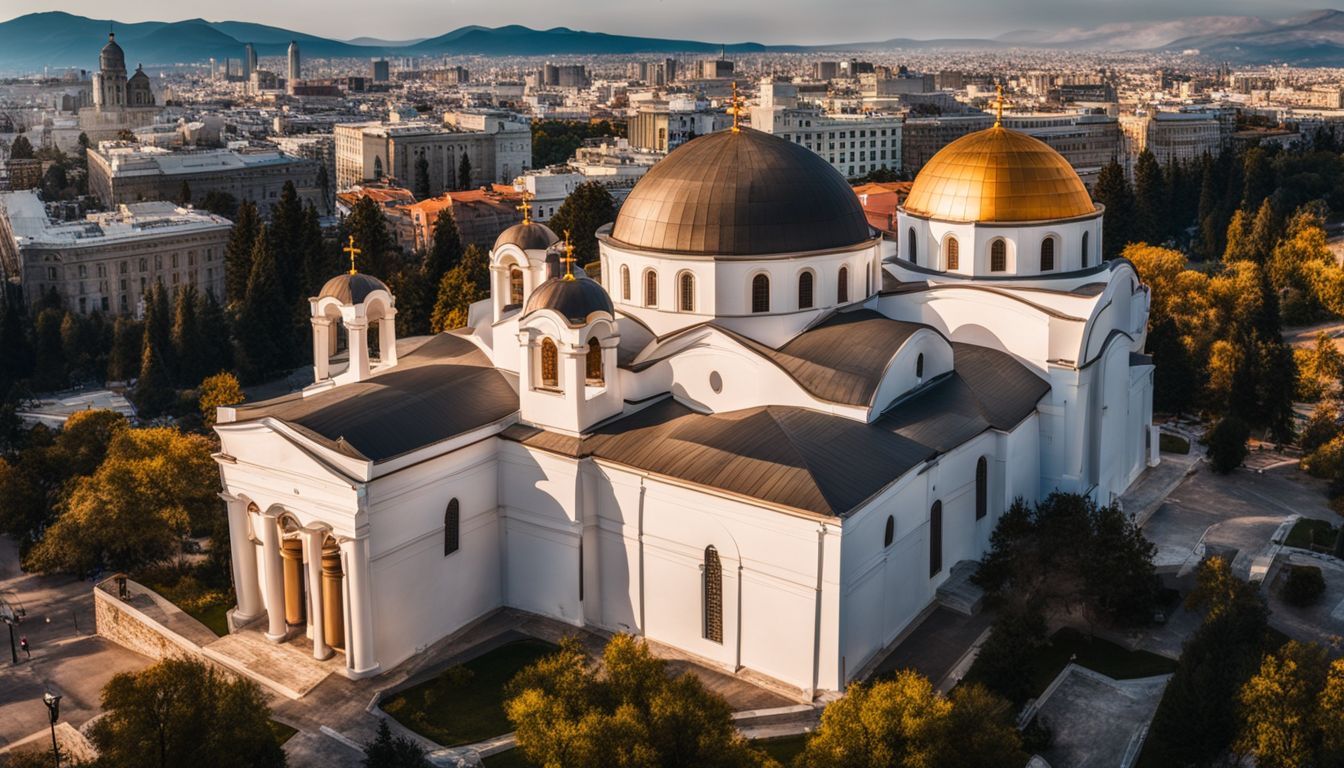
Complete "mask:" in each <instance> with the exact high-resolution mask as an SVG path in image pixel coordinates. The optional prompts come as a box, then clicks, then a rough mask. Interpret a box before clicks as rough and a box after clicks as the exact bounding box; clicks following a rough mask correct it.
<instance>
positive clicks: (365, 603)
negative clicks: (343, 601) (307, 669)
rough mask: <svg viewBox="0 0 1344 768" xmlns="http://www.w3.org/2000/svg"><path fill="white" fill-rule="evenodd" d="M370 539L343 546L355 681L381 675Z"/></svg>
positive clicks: (347, 650)
mask: <svg viewBox="0 0 1344 768" xmlns="http://www.w3.org/2000/svg"><path fill="white" fill-rule="evenodd" d="M366 542H367V539H346V540H345V541H342V542H341V552H343V553H344V554H345V590H346V595H347V597H348V599H349V601H350V637H349V638H347V639H346V647H345V654H346V657H347V659H348V661H347V664H346V666H347V667H348V668H349V670H350V674H351V676H352V677H356V678H360V677H368V676H370V675H374V674H377V672H378V661H377V660H376V659H375V658H374V653H373V600H372V595H371V590H370V584H369V555H368V545H367V543H366Z"/></svg>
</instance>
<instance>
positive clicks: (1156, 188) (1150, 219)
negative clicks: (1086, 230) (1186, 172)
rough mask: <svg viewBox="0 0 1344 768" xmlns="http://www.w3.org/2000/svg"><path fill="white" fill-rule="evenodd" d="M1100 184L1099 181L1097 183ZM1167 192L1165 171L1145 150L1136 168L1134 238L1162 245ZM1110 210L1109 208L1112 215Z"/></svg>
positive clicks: (1140, 155) (1150, 153)
mask: <svg viewBox="0 0 1344 768" xmlns="http://www.w3.org/2000/svg"><path fill="white" fill-rule="evenodd" d="M1098 183H1100V180H1098ZM1165 207H1166V191H1165V186H1164V182H1163V179H1162V168H1161V166H1159V165H1158V164H1157V158H1155V157H1153V153H1152V152H1149V151H1148V150H1146V149H1145V150H1143V152H1141V153H1139V159H1138V162H1136V163H1135V165H1134V239H1136V240H1138V241H1139V242H1143V243H1149V244H1151V245H1161V244H1162V242H1163V240H1164V239H1165V238H1164V237H1163V234H1164V232H1165V230H1166V227H1165V226H1164V225H1163V218H1164V216H1163V211H1164V210H1165ZM1109 211H1110V207H1109V206H1107V212H1108V213H1109Z"/></svg>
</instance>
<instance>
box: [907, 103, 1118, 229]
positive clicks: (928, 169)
mask: <svg viewBox="0 0 1344 768" xmlns="http://www.w3.org/2000/svg"><path fill="white" fill-rule="evenodd" d="M1095 211H1096V206H1095V205H1093V203H1092V198H1091V196H1089V195H1088V194H1087V188H1086V187H1084V186H1083V182H1082V180H1081V179H1079V178H1078V174H1077V172H1076V171H1074V170H1073V166H1071V165H1069V161H1068V160H1065V159H1064V157H1063V156H1062V155H1060V154H1059V153H1058V152H1056V151H1055V150H1054V149H1052V148H1051V147H1050V146H1049V145H1048V144H1046V143H1045V142H1043V141H1041V140H1040V139H1037V138H1034V137H1032V136H1028V135H1026V134H1025V133H1019V132H1017V131H1010V130H1008V129H1007V128H1003V127H1001V126H999V125H995V126H994V127H993V128H987V129H985V130H983V131H976V132H975V133H972V134H969V135H967V136H962V137H961V138H960V139H957V140H956V141H954V142H952V143H951V144H948V145H947V146H946V147H943V148H942V149H941V150H939V151H938V153H937V154H935V155H934V156H933V157H932V158H931V159H930V160H929V162H928V163H927V164H926V165H925V166H924V169H923V170H921V171H920V172H919V174H918V175H916V176H915V183H914V185H913V186H912V187H911V188H910V195H909V196H908V197H906V199H905V212H906V213H909V214H912V215H915V216H924V217H927V218H931V219H940V220H943V221H977V222H1009V221H1045V220H1054V219H1069V218H1073V217H1074V216H1085V215H1088V214H1090V213H1093V212H1095Z"/></svg>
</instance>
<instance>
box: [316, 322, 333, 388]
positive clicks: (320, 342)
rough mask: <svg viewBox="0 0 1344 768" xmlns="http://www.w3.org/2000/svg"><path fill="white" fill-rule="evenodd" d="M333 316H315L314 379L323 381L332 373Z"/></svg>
mask: <svg viewBox="0 0 1344 768" xmlns="http://www.w3.org/2000/svg"><path fill="white" fill-rule="evenodd" d="M330 336H331V318H329V317H314V318H313V381H322V380H323V379H325V378H327V377H328V376H330V375H331V371H330V362H331V361H330V359H329V358H330V356H331V352H330V350H331V341H330V340H329V337H330Z"/></svg>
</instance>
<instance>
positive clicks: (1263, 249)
mask: <svg viewBox="0 0 1344 768" xmlns="http://www.w3.org/2000/svg"><path fill="white" fill-rule="evenodd" d="M1248 218H1249V217H1248ZM1250 223H1251V226H1250V230H1249V232H1248V233H1247V234H1248V235H1249V239H1248V240H1247V243H1246V255H1247V258H1250V259H1252V260H1254V261H1255V263H1256V264H1259V265H1260V266H1261V267H1264V265H1265V264H1266V263H1267V262H1268V261H1269V256H1270V254H1271V253H1273V252H1274V246H1275V244H1277V243H1278V240H1279V232H1280V231H1281V230H1280V227H1279V221H1278V217H1277V216H1275V215H1274V206H1273V205H1272V204H1271V203H1270V199H1269V198H1265V199H1264V201H1262V202H1261V203H1260V208H1259V209H1258V210H1257V211H1256V212H1255V218H1254V220H1251V222H1250Z"/></svg>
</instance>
